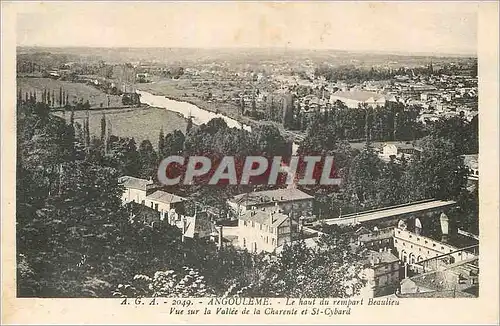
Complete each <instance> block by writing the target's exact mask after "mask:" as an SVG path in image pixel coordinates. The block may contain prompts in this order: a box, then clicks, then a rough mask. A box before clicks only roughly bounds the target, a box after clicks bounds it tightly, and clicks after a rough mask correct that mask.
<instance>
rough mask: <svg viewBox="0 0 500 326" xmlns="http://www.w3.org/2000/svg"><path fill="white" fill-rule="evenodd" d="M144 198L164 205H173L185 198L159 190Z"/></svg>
mask: <svg viewBox="0 0 500 326" xmlns="http://www.w3.org/2000/svg"><path fill="white" fill-rule="evenodd" d="M146 198H147V199H149V200H155V201H158V202H160V203H165V204H174V203H179V202H181V201H184V200H185V198H182V197H179V196H177V195H174V194H171V193H168V192H165V191H161V190H158V191H155V192H154V193H152V194H150V195H148V196H147V197H146Z"/></svg>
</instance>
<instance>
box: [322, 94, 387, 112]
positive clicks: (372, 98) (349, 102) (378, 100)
mask: <svg viewBox="0 0 500 326" xmlns="http://www.w3.org/2000/svg"><path fill="white" fill-rule="evenodd" d="M337 101H340V102H342V103H344V104H345V105H346V106H347V107H348V108H353V109H355V108H358V107H359V105H368V106H371V107H377V106H384V105H385V102H386V97H385V96H384V95H383V94H378V93H373V92H366V91H359V90H352V91H347V92H344V91H338V92H335V93H333V94H332V95H330V103H331V104H334V103H335V102H337Z"/></svg>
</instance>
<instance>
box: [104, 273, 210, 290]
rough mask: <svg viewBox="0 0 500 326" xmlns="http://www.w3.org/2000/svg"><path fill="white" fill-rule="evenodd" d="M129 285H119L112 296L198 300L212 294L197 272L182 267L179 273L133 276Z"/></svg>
mask: <svg viewBox="0 0 500 326" xmlns="http://www.w3.org/2000/svg"><path fill="white" fill-rule="evenodd" d="M131 283H132V284H125V285H123V284H119V285H118V287H117V289H116V290H115V291H114V292H113V296H118V297H131V298H137V297H153V298H154V297H167V298H200V297H206V296H210V295H211V294H212V291H211V289H209V288H208V287H207V285H206V282H205V280H204V278H203V276H201V275H200V273H199V271H197V270H194V269H193V268H189V267H184V270H183V271H181V272H175V271H174V270H171V269H170V270H166V271H157V272H156V273H154V276H153V277H149V276H147V275H142V274H138V275H135V276H134V278H133V280H132V282H131Z"/></svg>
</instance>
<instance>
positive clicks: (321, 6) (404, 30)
mask: <svg viewBox="0 0 500 326" xmlns="http://www.w3.org/2000/svg"><path fill="white" fill-rule="evenodd" d="M13 5H18V8H19V10H18V14H17V24H16V25H17V28H16V34H17V41H16V44H17V45H18V46H25V47H54V48H61V47H87V48H188V49H212V48H215V49H232V48H237V49H239V48H242V49H252V48H255V49H266V48H273V49H274V48H276V49H287V50H288V49H289V50H290V51H291V50H295V49H297V50H316V51H322V50H327V51H328V50H330V51H348V52H364V53H366V52H372V53H376V52H377V53H378V52H380V53H397V54H402V53H404V55H412V54H413V55H418V54H421V53H425V54H429V55H430V54H432V56H440V55H441V56H443V55H460V56H463V55H473V54H475V55H477V47H478V43H477V42H478V38H477V25H478V16H477V14H478V4H477V3H471V2H427V3H423V2H419V3H415V2H325V1H320V2H299V1H296V2H292V1H291V2H284V3H276V2H246V1H244V2H234V1H218V2H140V3H137V2H87V3H83V2H66V1H53V2H52V1H47V2H42V3H41V4H40V3H34V2H28V3H23V4H22V5H21V4H20V3H19V4H18V3H14V4H13Z"/></svg>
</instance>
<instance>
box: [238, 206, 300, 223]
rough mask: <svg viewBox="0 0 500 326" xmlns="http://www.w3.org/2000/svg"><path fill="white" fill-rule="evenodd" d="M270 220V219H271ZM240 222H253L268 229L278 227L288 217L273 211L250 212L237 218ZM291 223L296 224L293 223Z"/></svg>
mask: <svg viewBox="0 0 500 326" xmlns="http://www.w3.org/2000/svg"><path fill="white" fill-rule="evenodd" d="M271 218H272V219H271ZM239 219H240V220H244V221H253V222H257V223H259V224H263V225H268V226H270V227H278V226H280V225H281V224H283V222H285V221H286V220H287V219H288V216H287V215H285V214H282V213H278V212H273V211H262V210H257V209H255V210H250V211H247V212H246V213H245V214H243V215H242V216H240V217H239ZM292 223H294V224H296V222H295V221H292Z"/></svg>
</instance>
